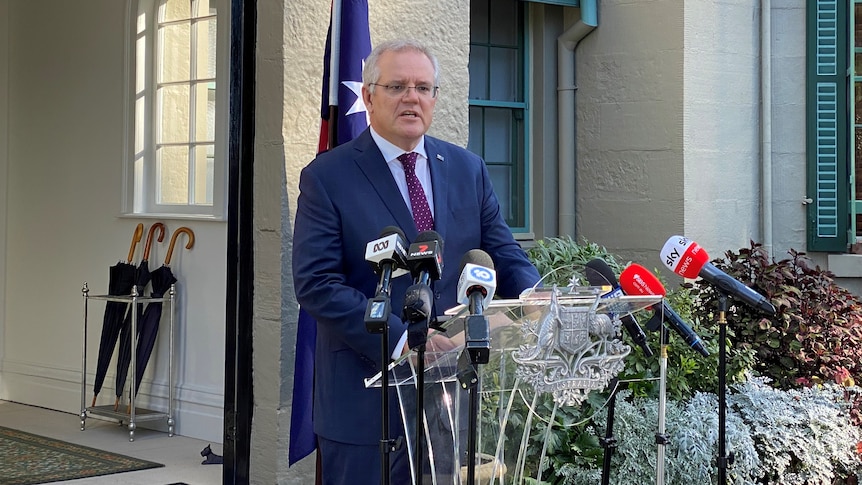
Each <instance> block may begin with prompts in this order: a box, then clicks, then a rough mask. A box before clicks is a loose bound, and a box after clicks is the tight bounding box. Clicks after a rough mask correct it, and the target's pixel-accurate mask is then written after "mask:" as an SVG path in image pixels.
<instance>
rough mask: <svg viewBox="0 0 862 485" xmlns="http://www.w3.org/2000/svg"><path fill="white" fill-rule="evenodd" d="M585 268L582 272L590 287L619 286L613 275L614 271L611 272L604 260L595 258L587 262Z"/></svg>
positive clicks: (615, 276)
mask: <svg viewBox="0 0 862 485" xmlns="http://www.w3.org/2000/svg"><path fill="white" fill-rule="evenodd" d="M585 266H586V269H585V270H584V272H585V273H586V277H587V281H589V282H590V284H591V285H595V286H603V285H608V284H609V285H611V286H619V284H618V283H617V275H615V274H614V270H612V269H611V267H610V266H608V263H606V262H605V261H604V260H602V259H599V258H596V259H593V260H591V261H590V262H588V263H587V264H586V265H585Z"/></svg>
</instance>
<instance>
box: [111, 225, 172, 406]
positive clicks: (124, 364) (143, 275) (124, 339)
mask: <svg viewBox="0 0 862 485" xmlns="http://www.w3.org/2000/svg"><path fill="white" fill-rule="evenodd" d="M157 229H160V230H161V231H160V232H159V242H162V241H164V240H165V225H164V224H162V223H161V222H156V223H155V224H153V225H152V226H150V232H149V233H148V234H147V243H146V244H145V245H144V257H143V258H142V259H141V264H139V265H138V269H137V275H136V277H135V285H137V287H138V295H139V296H144V288H146V287H147V285H148V284H149V283H150V267H149V261H150V249H151V248H152V246H153V235H154V234H155V232H156V230H157ZM135 307H136V309H135V310H136V311H137V312H138V315H137V316H138V319H137V322H140V321H141V318H142V317H143V313H144V305H143V303H138V304H137V305H135ZM137 333H138V336H139V337H140V335H141V325H140V323H138V325H137ZM131 360H132V309H131V308H129V310H128V311H127V312H126V318H125V320H124V321H123V326H122V329H121V330H120V349H119V350H118V354H117V377H116V379H117V380H116V386H115V387H114V389H115V390H116V394H117V399H116V401H114V411H116V410H117V408H119V407H120V398H121V397H122V396H123V389H124V388H125V387H126V377H127V376H128V375H129V363H130V362H131Z"/></svg>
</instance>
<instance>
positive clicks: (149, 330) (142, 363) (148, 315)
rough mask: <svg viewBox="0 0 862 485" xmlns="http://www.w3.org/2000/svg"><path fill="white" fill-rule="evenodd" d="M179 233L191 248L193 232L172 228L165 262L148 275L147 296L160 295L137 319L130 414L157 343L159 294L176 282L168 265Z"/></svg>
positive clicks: (160, 311) (193, 242)
mask: <svg viewBox="0 0 862 485" xmlns="http://www.w3.org/2000/svg"><path fill="white" fill-rule="evenodd" d="M180 234H186V236H188V242H187V243H186V249H191V248H192V247H193V246H194V244H195V233H194V232H193V231H192V230H191V229H189V228H188V227H180V228H177V230H175V231H174V233H173V234H172V235H171V242H170V244H169V245H168V253H167V256H165V262H164V264H163V265H162V266H161V267H160V268H158V269H156V270H154V271H153V273H152V275H151V276H152V280H151V281H152V290H151V294H150V297H151V298H154V299H159V301H153V302H150V304H148V305H147V308H146V309H145V310H144V314H143V316H142V317H141V320H140V321H138V322H137V323H138V324H139V326H140V335H139V338H138V339H137V348H136V351H135V353H134V355H132V367H133V368H134V369H135V373H134V374H133V375H132V386H131V387H132V393H131V401H130V403H129V406H128V410H127V412H128V413H129V414H130V415H131V416H132V417H133V416H134V413H135V409H134V402H135V396H137V394H138V390H139V389H140V387H141V380H142V379H143V377H144V371H145V370H146V367H147V363H148V362H149V359H150V356H151V355H152V352H153V347H154V346H155V343H156V337H157V336H158V331H159V321H160V320H161V318H162V301H163V300H162V298H163V296H164V294H165V292H167V291H168V290H171V295H172V297H173V285H174V284H175V283H176V282H177V278H176V276H174V273H173V271H171V268H170V266H169V265H170V264H171V257H172V256H173V253H174V245H175V244H176V242H177V238H178V237H179V235H180ZM173 311H174V310H173V307H172V308H171V312H172V313H173ZM133 321H134V320H133ZM171 338H172V341H171V346H173V337H171ZM171 348H173V347H171Z"/></svg>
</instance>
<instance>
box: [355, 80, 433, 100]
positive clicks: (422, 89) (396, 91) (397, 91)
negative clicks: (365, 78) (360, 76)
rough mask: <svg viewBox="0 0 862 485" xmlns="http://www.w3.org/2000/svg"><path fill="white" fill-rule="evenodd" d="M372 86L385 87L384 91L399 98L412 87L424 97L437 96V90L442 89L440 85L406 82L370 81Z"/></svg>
mask: <svg viewBox="0 0 862 485" xmlns="http://www.w3.org/2000/svg"><path fill="white" fill-rule="evenodd" d="M368 84H370V85H372V86H380V87H381V88H383V92H385V93H386V94H388V95H389V96H392V97H393V98H397V97H399V96H404V95H405V94H407V91H408V90H410V88H413V90H414V91H416V94H418V95H419V97H422V98H436V97H437V91H438V90H439V89H440V86H429V85H427V84H420V85H418V86H407V85H406V84H377V83H368Z"/></svg>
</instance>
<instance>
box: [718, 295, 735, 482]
mask: <svg viewBox="0 0 862 485" xmlns="http://www.w3.org/2000/svg"><path fill="white" fill-rule="evenodd" d="M726 313H727V293H725V292H723V291H719V292H718V316H717V319H716V322H717V323H718V346H719V350H718V485H725V484H726V483H727V466H728V465H730V464H731V463H733V453H730V454H727V451H726V449H725V448H726V443H725V439H726V436H725V435H726V433H727V399H726V398H727V317H726Z"/></svg>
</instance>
